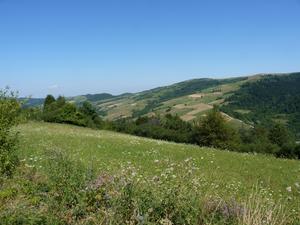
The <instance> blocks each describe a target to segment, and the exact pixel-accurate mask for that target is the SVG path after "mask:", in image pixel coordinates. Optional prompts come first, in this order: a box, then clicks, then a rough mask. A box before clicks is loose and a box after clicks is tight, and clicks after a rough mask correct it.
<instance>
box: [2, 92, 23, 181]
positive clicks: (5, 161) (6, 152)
mask: <svg viewBox="0 0 300 225" xmlns="http://www.w3.org/2000/svg"><path fill="white" fill-rule="evenodd" d="M19 111H20V104H19V103H18V101H17V100H16V95H15V93H13V92H10V91H9V89H8V88H7V89H5V90H3V91H0V175H1V176H2V178H3V177H11V176H12V175H13V172H14V170H15V168H16V166H17V164H18V157H17V152H16V150H17V140H18V139H17V137H18V136H17V133H16V132H15V131H13V127H14V126H15V125H17V123H18V119H17V116H18V113H19Z"/></svg>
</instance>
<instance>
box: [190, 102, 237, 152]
mask: <svg viewBox="0 0 300 225" xmlns="http://www.w3.org/2000/svg"><path fill="white" fill-rule="evenodd" d="M193 139H194V142H195V143H197V144H198V145H200V146H210V147H215V148H221V149H228V150H233V149H234V148H235V145H238V143H239V137H238V135H237V133H236V131H235V130H234V129H233V128H231V127H230V126H229V125H228V124H227V123H226V120H225V118H224V117H223V115H222V114H221V113H220V112H219V110H218V109H217V108H214V109H213V110H212V111H211V112H209V113H208V114H207V115H206V117H205V118H203V119H201V120H200V121H198V122H196V124H195V126H194V134H193Z"/></svg>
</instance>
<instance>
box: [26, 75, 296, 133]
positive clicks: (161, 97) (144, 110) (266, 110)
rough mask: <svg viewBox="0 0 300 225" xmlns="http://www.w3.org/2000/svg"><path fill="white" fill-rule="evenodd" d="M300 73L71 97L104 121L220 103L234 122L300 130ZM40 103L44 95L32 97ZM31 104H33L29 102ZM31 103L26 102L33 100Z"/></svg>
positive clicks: (186, 113) (190, 115)
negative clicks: (89, 104)
mask: <svg viewBox="0 0 300 225" xmlns="http://www.w3.org/2000/svg"><path fill="white" fill-rule="evenodd" d="M299 86H300V73H292V74H259V75H255V76H248V77H238V78H229V79H208V78H202V79H194V80H188V81H184V82H180V83H176V84H173V85H170V86H165V87H159V88H155V89H151V90H148V91H143V92H139V93H134V94H130V93H125V94H123V95H118V96H113V95H111V94H106V93H102V94H93V95H91V94H88V95H81V96H76V97H71V98H68V100H69V101H71V102H74V103H76V104H81V103H82V102H84V101H90V102H92V103H93V105H94V106H95V107H96V109H97V112H98V113H99V115H101V116H102V117H103V118H104V119H107V120H117V119H122V118H134V119H135V118H138V117H139V116H151V115H160V116H163V115H166V114H169V113H171V114H173V115H175V114H177V115H179V116H180V117H181V119H183V120H185V121H193V120H195V119H196V118H198V117H201V116H204V115H205V114H206V113H207V112H208V111H209V110H211V109H212V108H213V105H219V106H220V108H221V110H222V111H223V113H224V116H225V117H226V118H227V120H228V121H229V122H230V123H231V124H233V125H234V126H237V127H240V126H244V125H245V123H246V124H251V125H253V124H263V125H264V126H269V125H270V124H271V123H273V122H274V121H276V122H280V123H284V124H287V125H288V126H289V127H290V129H291V130H293V132H294V133H298V135H299V132H300V115H299V111H300V107H299V102H300V97H299V96H300V94H299V93H300V92H299V90H300V88H299ZM30 102H31V103H32V104H41V99H37V100H36V101H35V100H34V99H32V100H31V101H30ZM30 102H29V103H30ZM29 103H28V104H29Z"/></svg>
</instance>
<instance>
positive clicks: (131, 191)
mask: <svg viewBox="0 0 300 225" xmlns="http://www.w3.org/2000/svg"><path fill="white" fill-rule="evenodd" d="M45 155H46V156H47V158H46V161H45V164H44V165H45V167H43V169H42V170H38V169H36V168H34V167H33V168H31V167H28V166H27V167H26V166H25V165H23V166H21V167H20V168H19V171H18V173H17V176H16V177H15V178H13V179H12V180H10V181H9V182H7V183H6V184H5V185H4V189H2V190H1V191H0V203H1V204H0V224H149V225H152V224H162V225H171V224H172V225H173V224H174V225H175V224H178V225H182V224H187V225H188V224H199V225H206V224H220V225H221V224H228V225H250V224H251V225H262V224H268V225H269V224H270V225H275V224H276V225H277V224H278V225H283V224H292V223H293V222H295V221H292V219H290V218H289V216H288V213H287V211H286V209H285V208H284V207H283V205H282V204H281V203H280V202H273V201H270V199H267V198H266V197H264V195H263V193H261V192H260V191H258V190H257V188H256V189H254V190H253V192H252V193H250V195H249V198H248V199H247V200H246V201H244V202H243V201H239V200H237V199H230V198H228V199H224V198H220V197H219V196H217V195H215V194H214V193H213V191H212V190H208V189H203V188H201V184H199V183H198V182H197V181H196V180H193V176H192V174H193V170H194V168H193V163H192V161H191V160H186V161H184V162H182V163H181V164H178V165H172V167H170V168H168V170H167V171H166V172H165V173H164V174H162V176H160V177H158V176H154V177H150V176H147V175H143V174H141V173H139V171H138V169H137V168H135V167H134V166H132V165H128V166H126V167H123V168H122V169H121V170H120V171H119V172H115V173H109V172H105V171H102V172H100V173H99V174H95V173H91V170H90V169H87V168H86V167H84V166H83V164H81V162H80V161H78V160H75V159H73V158H72V157H70V156H69V155H67V154H65V153H64V152H63V151H47V154H45ZM174 170H181V172H182V173H181V175H179V176H180V177H176V175H175V173H173V171H174Z"/></svg>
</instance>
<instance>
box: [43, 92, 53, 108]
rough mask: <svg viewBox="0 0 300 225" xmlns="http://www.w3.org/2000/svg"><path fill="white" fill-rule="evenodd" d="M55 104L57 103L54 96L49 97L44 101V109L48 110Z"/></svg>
mask: <svg viewBox="0 0 300 225" xmlns="http://www.w3.org/2000/svg"><path fill="white" fill-rule="evenodd" d="M53 102H55V98H54V97H53V95H47V97H46V98H45V101H44V109H47V108H48V107H49V106H50V105H51V104H52V103H53Z"/></svg>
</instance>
